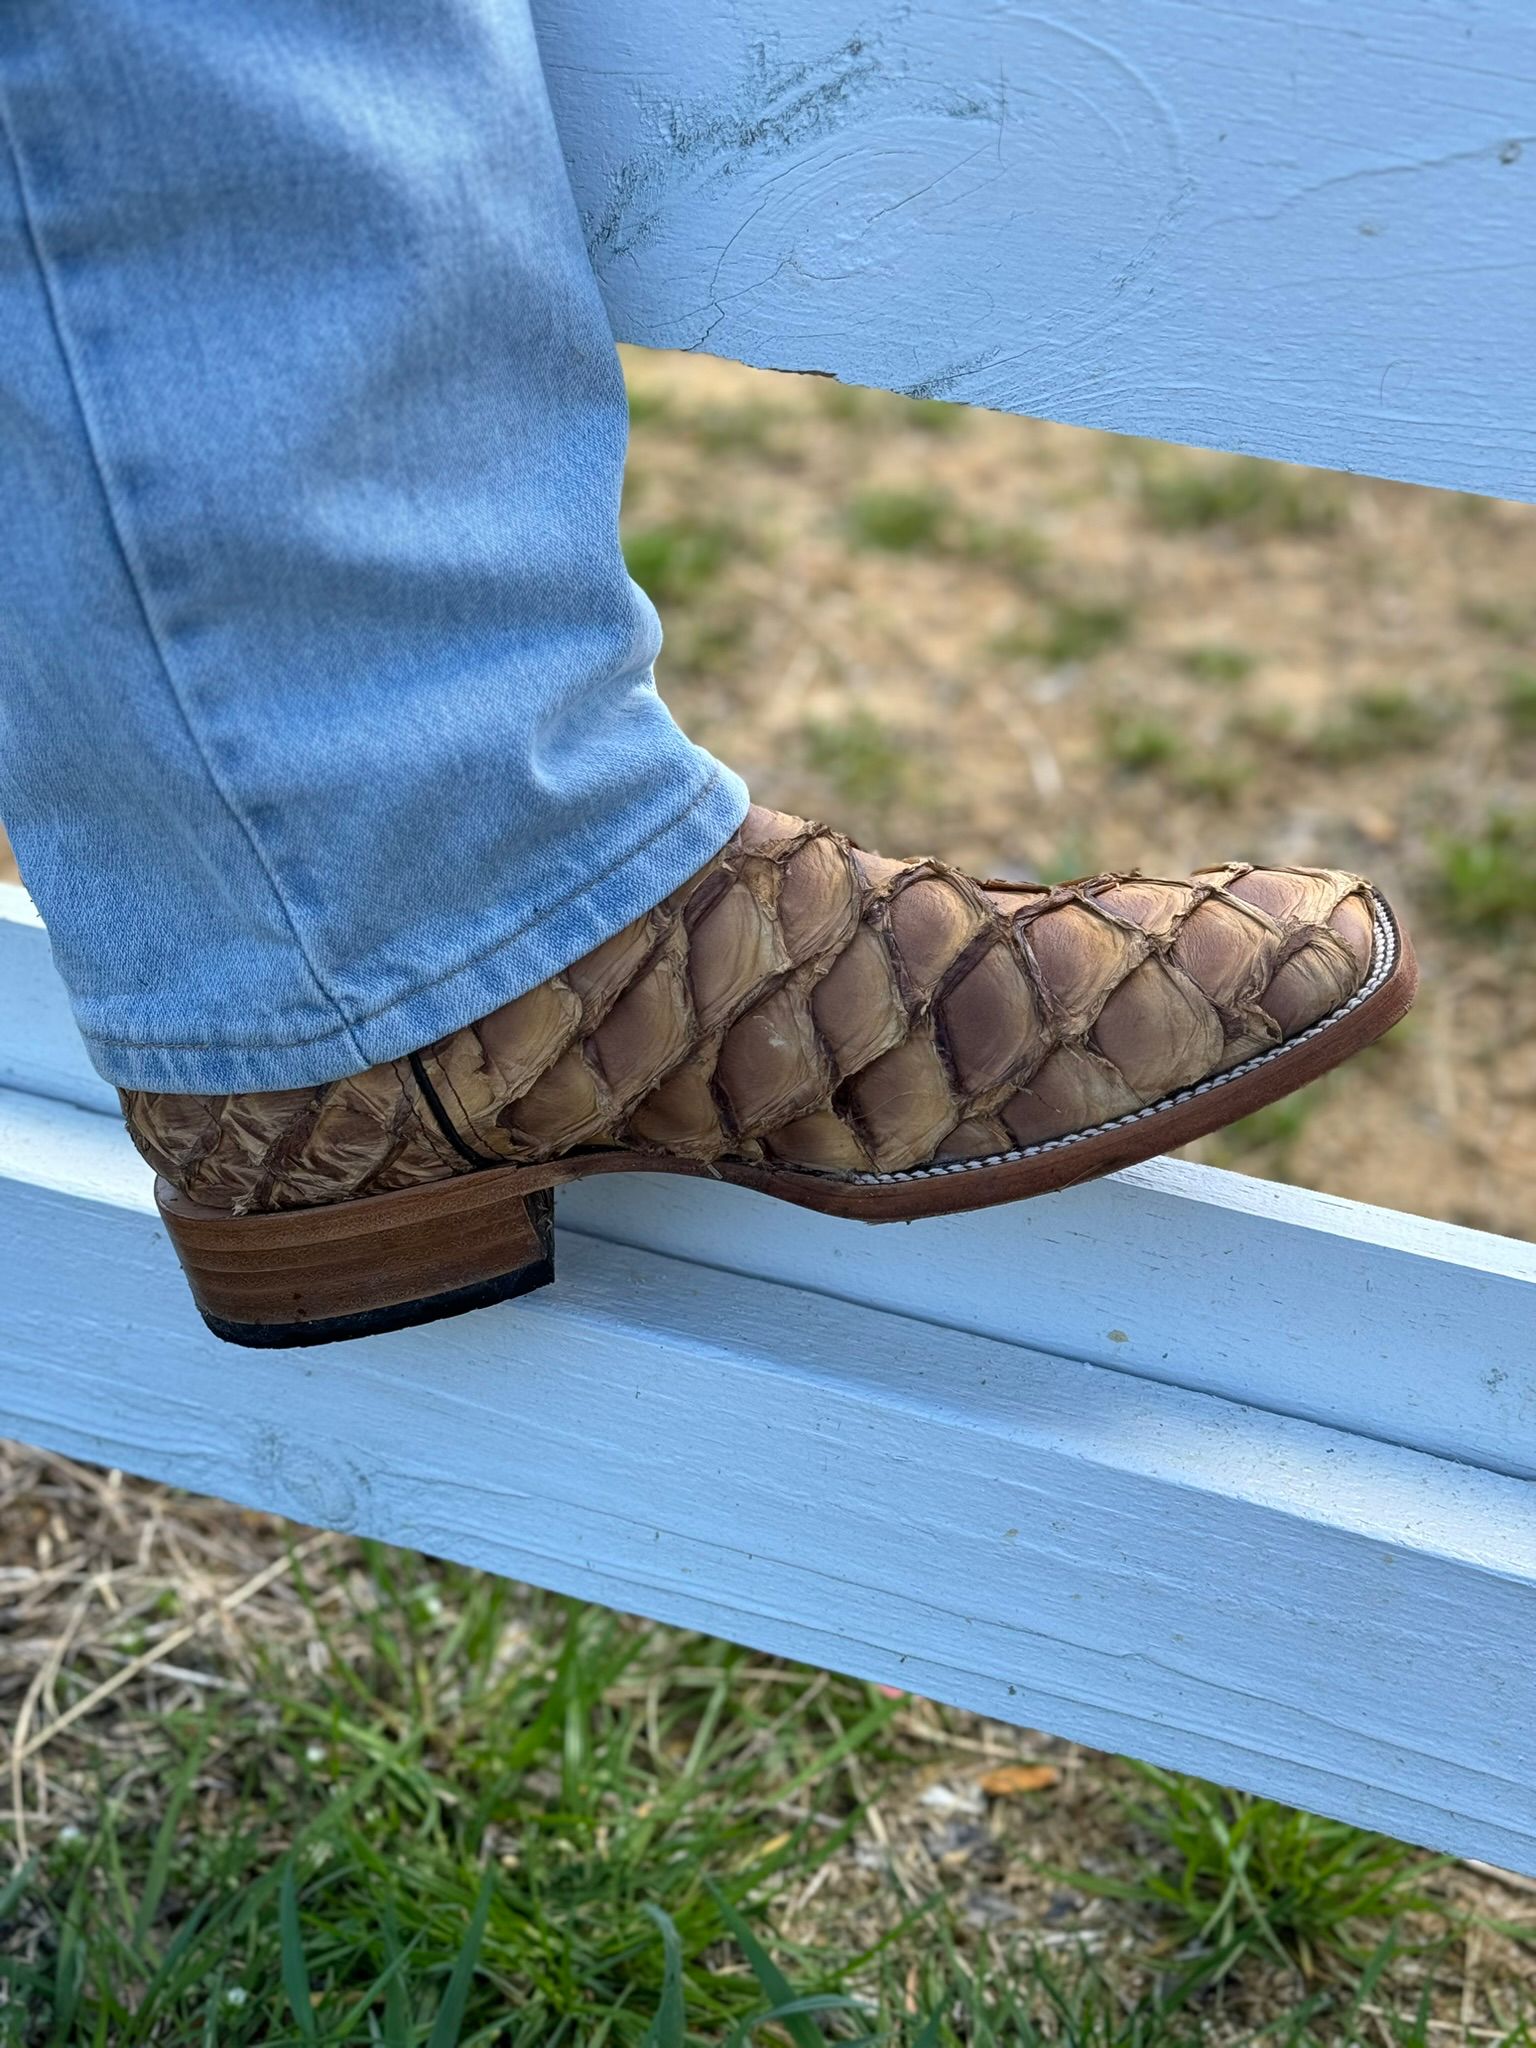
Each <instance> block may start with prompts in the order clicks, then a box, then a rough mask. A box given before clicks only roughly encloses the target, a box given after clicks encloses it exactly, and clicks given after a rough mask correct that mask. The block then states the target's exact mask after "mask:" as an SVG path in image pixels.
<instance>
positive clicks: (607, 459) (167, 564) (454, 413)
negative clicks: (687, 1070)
mask: <svg viewBox="0 0 1536 2048" xmlns="http://www.w3.org/2000/svg"><path fill="white" fill-rule="evenodd" d="M0 110H3V115H4V140H3V147H0V157H3V161H0V565H3V566H0V817H3V818H4V819H5V822H6V824H7V826H8V828H9V830H10V832H11V835H12V839H13V842H14V845H15V848H16V852H17V857H18V860H19V862H20V865H21V869H22V874H23V878H24V880H25V881H26V882H27V884H28V886H29V888H30V889H31V890H32V892H33V894H34V896H35V897H36V899H37V901H38V904H39V906H40V908H41V909H42V911H43V914H44V916H45V918H46V919H47V922H48V927H49V931H50V933H51V935H52V939H53V945H54V950H55V954H56V957H57V959H58V963H59V966H60V969H61V971H62V973H63V976H64V979H65V981H66V982H67V983H68V985H69V988H70V991H71V994H72V997H73V1000H74V1003H75V1008H76V1015H77V1017H78V1020H79V1023H80V1025H81V1028H82V1030H83V1032H84V1034H85V1037H86V1040H87V1043H88V1045H89V1047H90V1050H91V1054H92V1057H93V1058H94V1059H95V1061H96V1063H97V1065H98V1066H99V1067H100V1069H101V1071H102V1073H103V1074H104V1075H105V1076H106V1077H107V1078H108V1079H110V1080H113V1081H115V1082H118V1083H119V1084H121V1085H124V1086H128V1087H134V1088H142V1089H158V1090H186V1091H199V1092H202V1093H215V1092H222V1091H230V1090H239V1089H280V1088H290V1087H295V1086H300V1085H307V1084H310V1083H318V1082H323V1081H327V1080H330V1079H332V1078H334V1077H336V1076H341V1075H346V1074H350V1073H354V1072H356V1071H357V1070H359V1069H361V1068H364V1067H367V1066H369V1065H371V1064H372V1063H375V1062H378V1061H382V1060H389V1059H393V1058H396V1057H398V1056H400V1055H403V1054H404V1053H406V1052H408V1051H411V1050H414V1049H415V1048H417V1047H419V1046H421V1045H423V1044H425V1043H426V1042H428V1041H429V1040H432V1039H435V1038H438V1037H441V1036H442V1035H443V1034H444V1033H447V1032H451V1031H453V1030H455V1029H457V1028H458V1027H459V1026H461V1025H464V1024H466V1023H467V1022H469V1021H470V1020H471V1019H473V1018H476V1017H479V1016H481V1015H483V1014H484V1013H485V1012H486V1011H489V1010H492V1009H494V1008H495V1007H496V1006H497V1005H499V1004H502V1003H505V1002H506V1001H508V1000H509V999H510V998H513V997H515V996H517V995H519V994H520V993H521V992H522V991H524V990H526V989H528V988H530V987H532V986H533V985H535V984H537V983H539V982H541V981H543V980H544V979H545V978H546V977H547V976H549V975H550V974H551V973H553V972H555V971H556V970H558V969H561V968H563V967H565V966H567V965H568V964H569V963H570V962H572V961H573V960H575V959H576V958H578V956H580V955H582V954H584V953H585V952H587V951H588V950H589V949H591V948H592V947H593V946H595V945H597V944H598V943H599V942H601V941H602V940H604V939H606V938H607V937H609V936H610V934H612V933H614V932H616V931H617V930H619V929H620V927H622V926H623V925H625V924H626V923H627V922H629V921H630V920H631V919H633V918H635V917H636V916H638V915H640V914H641V913H643V912H645V911H647V910H648V909H649V908H650V907H651V906H652V905H654V904H655V903H656V902H658V901H659V900H660V899H661V898H662V897H663V896H665V895H666V894H667V893H668V892H669V891H670V890H672V889H673V888H674V887H675V886H676V885H677V884H679V883H680V882H682V881H683V880H684V879H685V878H686V877H687V876H689V875H691V874H692V873H693V872H694V871H695V870H697V869H698V868H699V867H700V866H701V865H702V864H703V863H704V862H706V861H707V860H708V859H709V858H710V857H711V856H712V855H713V854H714V853H715V852H716V851H717V850H718V849H719V848H720V847H721V846H722V845H723V844H724V843H725V841H726V840H727V839H728V838H729V837H730V835H731V833H732V832H733V831H734V829H735V827H736V826H737V824H738V823H739V821H740V819H741V817H742V815H743V812H744V810H745V807H746V793H745V791H744V790H743V788H742V786H741V784H740V783H739V782H738V781H737V779H736V778H735V777H734V776H733V775H731V774H730V773H729V772H728V771H727V770H725V769H723V768H722V767H720V766H719V765H718V764H717V763H716V762H715V761H713V760H712V759H711V758H710V757H709V756H707V755H706V754H704V753H703V752H701V751H700V750H699V749H698V748H696V747H694V746H693V745H691V744H690V743H689V742H688V741H687V740H686V739H685V738H684V737H683V735H682V734H681V733H680V732H679V731H678V730H677V728H676V727H675V726H674V724H673V723H672V721H671V719H670V718H669V716H668V714H667V712H666V711H665V709H664V708H663V706H662V705H661V703H660V701H659V700H658V698H657V696H656V694H655V691H654V688H653V685H652V681H651V669H650V665H651V662H652V659H653V658H654V656H655V653H656V649H657V644H658V640H659V633H658V628H657V624H656V619H655V614H654V612H653V611H652V609H651V607H650V605H649V604H648V603H647V601H646V600H645V599H644V598H643V597H642V596H641V595H640V593H639V592H638V591H637V590H636V589H635V588H634V586H633V585H632V584H631V583H630V582H629V580H628V578H627V576H626V575H625V573H624V566H623V560H622V557H621V555H620V552H619V545H618V534H617V512H618V497H619V486H620V474H621V468H622V463H623V454H624V443H625V424H626V423H625V409H624V396H623V388H622V383H621V380H620V375H619V370H618V365H617V361H616V357H615V353H614V348H613V341H612V337H611V334H610V331H609V328H608V324H607V320H606V317H605V315H604V312H603V308H602V304H601V302H600V300H599V298H598V295H597V291H596V287H595V285H594V283H593V279H592V275H591V271H590V269H589V267H588V262H587V257H586V252H585V249H584V247H583V244H582V240H581V235H580V230H579V225H578V222H577V220H576V216H575V210H574V206H573V203H572V200H571V196H570V192H569V188H568V185H567V181H566V173H565V166H564V162H563V160H562V157H561V154H560V149H559V144H558V140H557V137H556V134H555V130H554V126H553V122H552V119H551V116H550V111H549V107H548V103H547V100H546V96H545V92H544V86H543V81H542V75H541V72H540V68H539V62H538V55H537V50H536V47H535V43H534V39H533V34H532V30H531V27H530V24H529V20H528V17H527V13H526V8H525V5H524V0H437V4H435V5H433V6H432V7H430V8H427V9H422V8H399V7H397V8H388V7H386V8H380V7H378V6H375V5H364V4H360V0H327V4H326V5H324V6H316V5H312V4H309V0H300V4H285V0H250V4H248V5H245V6H242V7H239V8H229V9H223V8H209V7H208V6H206V5H205V4H200V0H142V4H132V0H94V4H88V0H75V4H73V5H71V6H70V7H68V8H59V7H55V6H50V5H46V4H44V0H11V4H10V5H8V6H6V7H5V8H4V9H0Z"/></svg>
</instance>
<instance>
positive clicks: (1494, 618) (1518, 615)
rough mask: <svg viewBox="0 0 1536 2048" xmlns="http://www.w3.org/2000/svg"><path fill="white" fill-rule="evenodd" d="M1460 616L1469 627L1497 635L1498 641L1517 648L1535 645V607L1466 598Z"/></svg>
mask: <svg viewBox="0 0 1536 2048" xmlns="http://www.w3.org/2000/svg"><path fill="white" fill-rule="evenodd" d="M1461 616H1462V617H1463V618H1464V619H1465V620H1466V622H1467V624H1468V625H1469V626H1477V627H1479V628H1480V629H1481V630H1482V631H1483V632H1485V633H1494V634H1497V636H1498V637H1499V639H1501V640H1509V641H1512V642H1513V643H1514V644H1515V645H1516V646H1517V647H1529V646H1532V645H1536V607H1532V606H1529V605H1515V604H1495V603H1490V602H1488V601H1487V600H1485V599H1482V598H1468V599H1467V601H1466V603H1465V604H1463V606H1462V607H1461Z"/></svg>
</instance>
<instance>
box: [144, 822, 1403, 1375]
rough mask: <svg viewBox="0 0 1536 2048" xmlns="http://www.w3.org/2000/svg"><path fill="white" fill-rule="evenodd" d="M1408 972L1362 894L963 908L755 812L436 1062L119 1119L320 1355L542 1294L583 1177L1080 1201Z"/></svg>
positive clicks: (189, 1234)
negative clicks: (658, 898) (562, 1195)
mask: <svg viewBox="0 0 1536 2048" xmlns="http://www.w3.org/2000/svg"><path fill="white" fill-rule="evenodd" d="M1416 979H1417V977H1416V970H1415V966H1414V960H1413V954H1412V951H1411V949H1410V947H1409V944H1408V940H1407V937H1406V935H1405V934H1404V932H1403V931H1402V929H1401V927H1400V926H1399V925H1398V923H1397V921H1396V920H1395V918H1394V917H1393V915H1392V913H1391V912H1390V911H1389V910H1388V908H1387V906H1386V905H1385V903H1384V902H1383V901H1382V899H1381V897H1380V896H1379V895H1378V894H1377V893H1376V891H1375V890H1373V889H1372V888H1371V887H1370V885H1369V884H1368V883H1366V882H1363V881H1361V880H1360V879H1359V878H1358V877H1357V876H1355V875H1349V874H1342V873H1337V872H1334V871H1332V870H1328V869H1318V868H1281V867H1269V868H1265V867H1252V866H1249V865H1247V864H1246V863H1241V862H1238V863H1233V864H1230V865H1228V866H1225V867H1215V868H1205V869H1201V870H1200V871H1199V872H1197V873H1196V874H1193V875H1191V876H1190V877H1189V878H1188V879H1187V880H1185V881H1158V880H1153V879H1151V878H1149V877H1145V876H1141V875H1136V874H1130V875H1117V874H1109V875H1098V876H1095V877H1093V878H1092V879H1089V880H1085V881H1075V882H1062V883H1057V884H1056V885H1055V886H1054V887H1050V888H1047V887H1044V886H1037V885H1031V884H1027V883H1017V882H980V881H975V880H972V879H971V878H970V877H969V876H967V875H964V874H961V873H959V872H958V871H957V870H956V869H954V868H952V867H949V866H947V865H945V863H943V862H942V861H937V860H887V859H884V858H882V857H881V856H879V855H878V854H872V853H867V852H864V851H863V850H862V849H860V848H859V847H856V846H855V845H853V844H852V843H851V842H850V841H849V840H848V839H846V838H844V837H843V835H842V834H841V833H838V832H834V831H832V830H830V829H829V828H828V827H827V826H825V825H816V824H808V823H806V822H805V821H803V820H802V819H799V818H792V817H786V816H784V815H782V814H781V813H778V812H775V811H768V810H763V809H760V808H758V807H756V806H754V807H753V809H752V810H751V811H750V812H749V813H748V815H747V818H746V820H745V822H744V823H743V824H742V826H741V828H740V830H739V831H738V832H737V834H736V835H735V837H734V838H733V839H732V840H731V841H730V843H729V844H728V845H727V846H726V847H724V848H723V850H722V851H721V852H720V853H719V854H717V855H716V856H715V858H714V859H713V860H711V861H710V862H709V863H708V864H707V866H705V867H703V868H701V869H700V871H699V872H698V873H697V874H696V875H694V876H693V877H692V878H691V879H690V880H689V881H687V882H685V883H684V884H683V885H682V887H681V888H679V889H676V890H674V891H673V893H672V894H671V895H670V896H669V897H667V899H666V900H665V901H664V902H662V903H659V904H658V905H657V906H656V908H655V909H654V910H651V911H649V912H647V914H646V915H645V916H644V917H641V918H637V919H636V920H635V922H634V923H633V924H630V925H627V926H626V927H625V928H624V930H622V931H621V932H618V933H617V934H615V936H614V937H613V938H611V939H609V940H607V941H606V942H605V943H604V944H603V945H601V946H599V947H597V948H596V950H595V951H593V952H591V953H588V954H586V955H585V956H584V957H583V958H582V959H580V960H577V961H576V962H575V963H574V964H573V965H572V966H570V967H568V968H566V969H565V970H564V972H563V973H560V974H557V975H554V976H552V977H551V979H550V980H548V981H545V982H542V983H541V984H540V985H539V986H538V987H537V988H533V989H530V990H529V992H528V993H527V994H526V995H522V996H519V997H518V998H517V999H516V1000H515V1001H514V1002H510V1003H506V1004H504V1005H503V1006H502V1007H501V1008H500V1009H498V1010H494V1011H492V1012H491V1014H490V1015H489V1016H486V1017H482V1018H481V1019H480V1020H479V1022H478V1023H474V1024H470V1025H467V1026H465V1028H464V1029H463V1030H460V1031H455V1032H452V1033H450V1034H449V1036H448V1037H446V1038H443V1039H440V1040H438V1041H437V1043H436V1044H433V1045H428V1046H423V1047H422V1048H421V1049H420V1050H419V1051H417V1052H414V1053H411V1054H409V1055H408V1056H406V1057H403V1058H400V1059H397V1060H391V1061H388V1062H386V1063H384V1064H382V1065H379V1066H375V1067H370V1068H369V1069H368V1070H367V1072H366V1073H362V1074H355V1075H352V1076H350V1077H348V1078H347V1079H344V1080H339V1081H329V1082H325V1083H323V1084H321V1085H319V1086H317V1087H311V1088H289V1089H282V1090H278V1091H275V1092H270V1093H267V1092H263V1093H252V1094H243V1095H168V1094H149V1093H143V1092H137V1091H129V1090H125V1091H123V1107H124V1112H125V1114H126V1117H127V1121H128V1128H129V1130H130V1132H131V1133H132V1135H133V1138H134V1142H135V1143H136V1144H137V1145H138V1147H139V1150H140V1151H141V1152H142V1153H143V1155H144V1157H145V1158H146V1159H147V1160H148V1161H149V1163H150V1164H151V1165H152V1166H153V1167H154V1168H155V1170H156V1172H157V1173H158V1174H159V1176H160V1180H159V1183H158V1189H157V1193H158V1198H159V1205H160V1211H161V1214H162V1216H163V1217H164V1220H165V1223H166V1227H167V1229H168V1231H169V1234H170V1237H171V1239H172V1242H173V1243H174V1244H175V1246H176V1249H177V1251H178V1253H179V1254H180V1257H181V1261H182V1264H183V1266H184V1268H185V1269H186V1273H187V1276H188V1279H189V1280H190V1282H191V1286H192V1292H193V1295H194V1297H195V1299H196V1301H197V1305H198V1307H199V1308H200V1310H201V1311H202V1313H203V1316H204V1318H205V1320H206V1321H207V1323H208V1325H209V1327H210V1328H211V1329H212V1330H214V1331H215V1332H216V1334H217V1335H219V1336H221V1337H225V1338H228V1339H230V1340H232V1341H233V1342H235V1343H239V1344H256V1345H277V1344H311V1343H321V1342H324V1341H326V1340H328V1339H331V1338H338V1337H352V1336H363V1335H367V1334H369V1333H371V1332H374V1331H379V1330H389V1329H397V1328H400V1327H402V1326H404V1325H406V1324H410V1323H418V1322H426V1321H429V1320H431V1319H433V1318H435V1317H437V1316H444V1315H453V1314H457V1313H459V1312H460V1311H462V1310H465V1309H469V1308H476V1307H480V1306H482V1305H483V1304H485V1303H487V1302H492V1301H499V1300H504V1299H506V1298H507V1297H508V1296H511V1295H515V1294H522V1293H526V1292H528V1291H529V1290H530V1289H532V1288H535V1287H541V1286H543V1285H545V1284H546V1283H547V1282H548V1281H549V1280H551V1279H552V1278H553V1264H552V1250H551V1240H550V1222H551V1214H552V1205H553V1191H554V1189H555V1188H556V1187H558V1186H559V1185H560V1184H561V1183H562V1182H564V1181H569V1180H577V1179H580V1178H582V1177H583V1176H585V1175H587V1174H593V1173H618V1172H635V1171H640V1172H649V1173H655V1172H666V1173H690V1174H701V1175H708V1176H710V1177H712V1178H714V1179H718V1180H729V1181H735V1182H737V1183H738V1184H740V1185H742V1186H745V1187H750V1188H756V1189H759V1190H760V1191H761V1192H763V1193H764V1194H770V1195H778V1196H780V1197H781V1198H782V1199H784V1200H786V1201H791V1202H797V1203H800V1204H801V1205H802V1206H804V1207H806V1208H810V1209H819V1210H823V1211H825V1212H826V1213H827V1214H829V1215H833V1216H849V1217H858V1218H862V1219H863V1220H865V1221H867V1222H885V1221H894V1220H898V1219H909V1218H913V1217H920V1216H937V1215H943V1214H947V1213H949V1212H951V1211H954V1210H960V1209H975V1208H981V1207H983V1206H985V1205H987V1204H989V1203H993V1202H1010V1201H1016V1200H1018V1199H1019V1198H1020V1197H1022V1196H1026V1195H1038V1194H1042V1193H1045V1192H1046V1191H1047V1190H1049V1189H1053V1188H1061V1187H1065V1186H1068V1185H1069V1184H1071V1183H1074V1182H1077V1181H1082V1180H1088V1179H1090V1178H1092V1177H1093V1176H1094V1175H1097V1174H1101V1173H1108V1172H1110V1171H1111V1170H1112V1169H1114V1168H1116V1167H1120V1166H1125V1165H1128V1164H1130V1163H1131V1162H1132V1161H1134V1160H1138V1159H1146V1158H1148V1157H1149V1156H1151V1155H1152V1154H1153V1153H1158V1152H1165V1151H1167V1150H1169V1149H1170V1148H1171V1147H1173V1146H1176V1145H1183V1144H1185V1143H1187V1142H1188V1141H1189V1140H1190V1139H1192V1138H1198V1137H1200V1136H1202V1135H1203V1134H1204V1133H1206V1132H1208V1131H1213V1130H1216V1129H1218V1128H1219V1127H1220V1126H1222V1125H1224V1124H1228V1123H1232V1122H1234V1121H1235V1120H1236V1119H1237V1118H1239V1117H1243V1116H1247V1115H1249V1114H1250V1113H1251V1112H1252V1111H1254V1110H1256V1109H1259V1108H1261V1107H1262V1106H1263V1105H1264V1104H1265V1103H1267V1102H1272V1101H1274V1100H1275V1099H1276V1098H1277V1097H1278V1096H1281V1095H1285V1094H1288V1093H1289V1092H1290V1091H1291V1090H1292V1089H1295V1088H1299V1087H1301V1086H1302V1085H1304V1084H1305V1083H1306V1082H1308V1081H1312V1080H1315V1079H1316V1077H1317V1076H1318V1075H1319V1074H1321V1073H1323V1072H1324V1071H1325V1070H1326V1069H1328V1068H1330V1067H1333V1066H1335V1065H1337V1064H1338V1062H1339V1061H1340V1060H1343V1059H1345V1058H1347V1057H1348V1056H1349V1054H1350V1053H1352V1052H1355V1051H1358V1050H1359V1048H1360V1047H1361V1046H1363V1045H1366V1044H1368V1043H1369V1042H1370V1041H1371V1040H1373V1039H1375V1038H1377V1037H1379V1036H1380V1035H1381V1033H1382V1032H1384V1031H1385V1030H1387V1029H1388V1027H1389V1026H1390V1025H1392V1024H1394V1023H1395V1022H1396V1021H1397V1020H1398V1018H1399V1017H1401V1016H1402V1015H1403V1013H1404V1011H1405V1010H1406V1009H1407V1008H1408V1006H1409V1004H1410V1003H1411V1002H1412V1000H1413V995H1414V990H1415V986H1416Z"/></svg>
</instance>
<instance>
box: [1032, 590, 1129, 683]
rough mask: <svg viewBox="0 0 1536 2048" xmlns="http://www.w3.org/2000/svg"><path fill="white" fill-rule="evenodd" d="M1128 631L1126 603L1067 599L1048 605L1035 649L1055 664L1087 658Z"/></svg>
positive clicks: (1100, 652) (1099, 651)
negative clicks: (1047, 620)
mask: <svg viewBox="0 0 1536 2048" xmlns="http://www.w3.org/2000/svg"><path fill="white" fill-rule="evenodd" d="M1130 630H1131V613H1130V609H1129V607H1128V606H1126V605H1123V604H1092V603H1089V604H1078V603H1074V602H1071V601H1068V602H1065V603H1062V604H1057V605H1053V606H1052V607H1051V618H1050V624H1049V626H1048V627H1047V629H1046V633H1045V637H1044V638H1043V639H1042V640H1041V642H1040V643H1039V650H1038V651H1039V652H1040V653H1041V654H1042V655H1044V657H1045V659H1046V660H1047V661H1048V662H1050V663H1051V664H1052V665H1053V666H1057V667H1059V666H1062V665H1063V664H1065V663H1066V662H1069V661H1091V660H1092V659H1093V657H1094V655H1096V654H1102V653H1103V652H1104V650H1105V648H1106V647H1114V646H1116V645H1117V644H1118V643H1119V642H1120V641H1122V640H1124V639H1125V638H1126V637H1127V636H1128V635H1129V633H1130Z"/></svg>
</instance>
